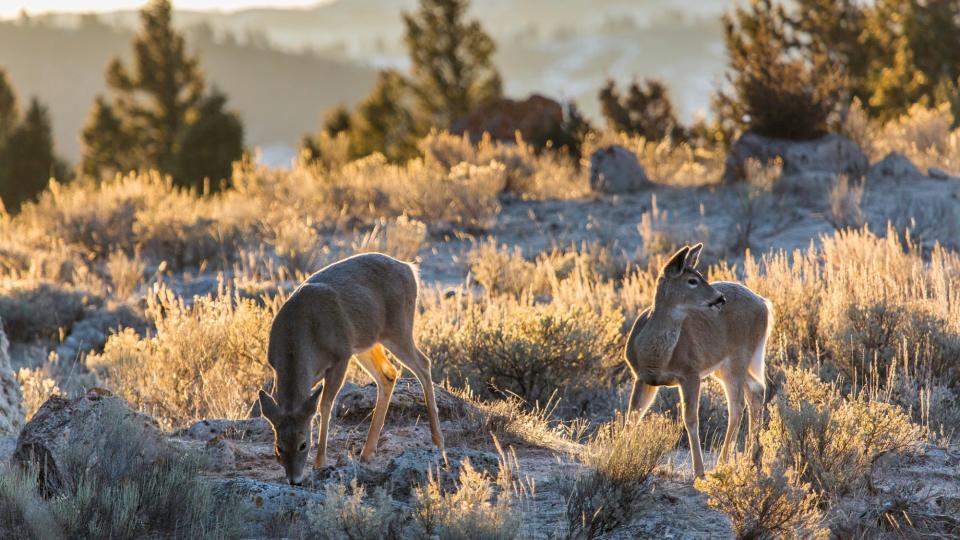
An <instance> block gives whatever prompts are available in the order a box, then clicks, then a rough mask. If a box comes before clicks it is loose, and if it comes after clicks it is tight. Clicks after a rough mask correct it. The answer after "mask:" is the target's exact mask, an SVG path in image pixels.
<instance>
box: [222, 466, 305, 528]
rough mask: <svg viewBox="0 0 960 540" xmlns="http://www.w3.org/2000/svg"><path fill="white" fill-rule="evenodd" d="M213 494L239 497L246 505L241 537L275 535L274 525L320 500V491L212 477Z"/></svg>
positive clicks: (296, 515)
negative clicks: (242, 535)
mask: <svg viewBox="0 0 960 540" xmlns="http://www.w3.org/2000/svg"><path fill="white" fill-rule="evenodd" d="M210 482H211V483H212V484H213V492H214V496H216V497H219V498H222V499H228V498H235V499H239V500H240V501H241V502H242V503H245V504H246V506H247V507H248V509H247V512H246V513H245V516H244V517H246V521H245V522H244V536H245V537H247V538H264V537H274V536H276V535H275V534H274V533H275V530H274V528H275V527H276V526H277V524H278V523H282V522H283V521H284V520H287V519H295V518H297V517H299V516H302V515H303V513H304V512H305V511H306V510H307V509H308V508H309V507H310V506H311V505H314V504H318V503H320V502H323V499H324V496H323V491H322V490H312V489H307V488H300V487H294V486H289V485H287V484H274V483H271V482H262V481H260V480H253V479H249V478H232V479H226V480H224V479H212V480H210Z"/></svg>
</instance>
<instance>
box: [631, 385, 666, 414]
mask: <svg viewBox="0 0 960 540" xmlns="http://www.w3.org/2000/svg"><path fill="white" fill-rule="evenodd" d="M657 389H658V387H656V386H651V385H649V384H646V383H643V382H640V381H639V380H637V379H634V381H633V391H631V392H630V408H629V409H628V410H627V418H628V419H634V420H640V419H641V418H643V415H645V414H647V409H649V408H650V405H652V404H653V400H654V399H656V398H657Z"/></svg>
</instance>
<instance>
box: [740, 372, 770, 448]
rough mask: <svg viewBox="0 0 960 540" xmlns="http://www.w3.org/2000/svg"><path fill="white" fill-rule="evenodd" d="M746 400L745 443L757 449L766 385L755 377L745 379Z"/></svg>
mask: <svg viewBox="0 0 960 540" xmlns="http://www.w3.org/2000/svg"><path fill="white" fill-rule="evenodd" d="M744 395H745V396H746V402H747V421H748V424H747V444H748V445H751V446H753V447H754V450H758V448H756V445H757V444H758V443H759V440H758V437H759V433H760V428H761V427H762V426H763V405H764V400H766V387H765V386H764V385H763V384H762V383H760V382H757V380H756V379H754V378H752V377H751V378H750V379H748V380H747V391H746V392H744Z"/></svg>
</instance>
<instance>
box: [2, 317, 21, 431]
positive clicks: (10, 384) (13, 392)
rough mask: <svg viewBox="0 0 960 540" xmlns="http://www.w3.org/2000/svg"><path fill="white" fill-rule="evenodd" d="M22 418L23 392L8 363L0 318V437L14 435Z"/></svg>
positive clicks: (8, 356)
mask: <svg viewBox="0 0 960 540" xmlns="http://www.w3.org/2000/svg"><path fill="white" fill-rule="evenodd" d="M23 420H24V418H23V394H22V393H21V391H20V383H19V382H17V375H16V373H14V372H13V367H12V366H11V365H10V353H9V343H8V342H7V334H6V333H4V331H3V321H2V320H0V437H2V436H15V435H16V434H17V433H19V432H20V428H22V427H23Z"/></svg>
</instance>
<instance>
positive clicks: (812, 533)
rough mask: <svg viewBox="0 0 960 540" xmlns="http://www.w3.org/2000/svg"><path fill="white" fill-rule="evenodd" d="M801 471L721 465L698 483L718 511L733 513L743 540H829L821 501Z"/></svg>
mask: <svg viewBox="0 0 960 540" xmlns="http://www.w3.org/2000/svg"><path fill="white" fill-rule="evenodd" d="M799 476H800V475H798V474H797V473H796V471H794V470H792V469H787V470H786V471H781V470H779V469H767V468H764V469H761V468H758V467H757V466H756V465H754V464H753V463H752V462H751V461H750V460H749V459H747V458H744V457H742V456H741V457H740V458H738V459H737V460H736V461H735V462H731V463H724V464H721V465H718V466H717V468H716V469H714V471H713V472H711V473H710V475H709V476H707V477H706V478H704V479H698V480H696V481H695V482H694V484H695V485H696V487H697V489H699V490H700V491H703V492H704V493H706V494H707V495H708V496H709V501H708V502H709V504H710V506H712V507H713V508H715V509H717V510H719V511H720V512H723V513H724V514H727V515H728V516H729V517H730V521H731V522H732V524H733V531H734V533H735V534H736V537H737V538H738V539H740V540H744V539H760V538H795V539H801V538H817V539H826V538H829V534H828V533H829V531H828V530H827V529H826V528H824V527H823V526H822V522H823V516H822V514H821V512H820V509H819V507H818V502H819V498H818V497H817V495H816V494H814V493H813V492H811V490H810V486H809V485H808V484H805V483H803V482H802V481H801V480H800V479H799Z"/></svg>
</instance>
